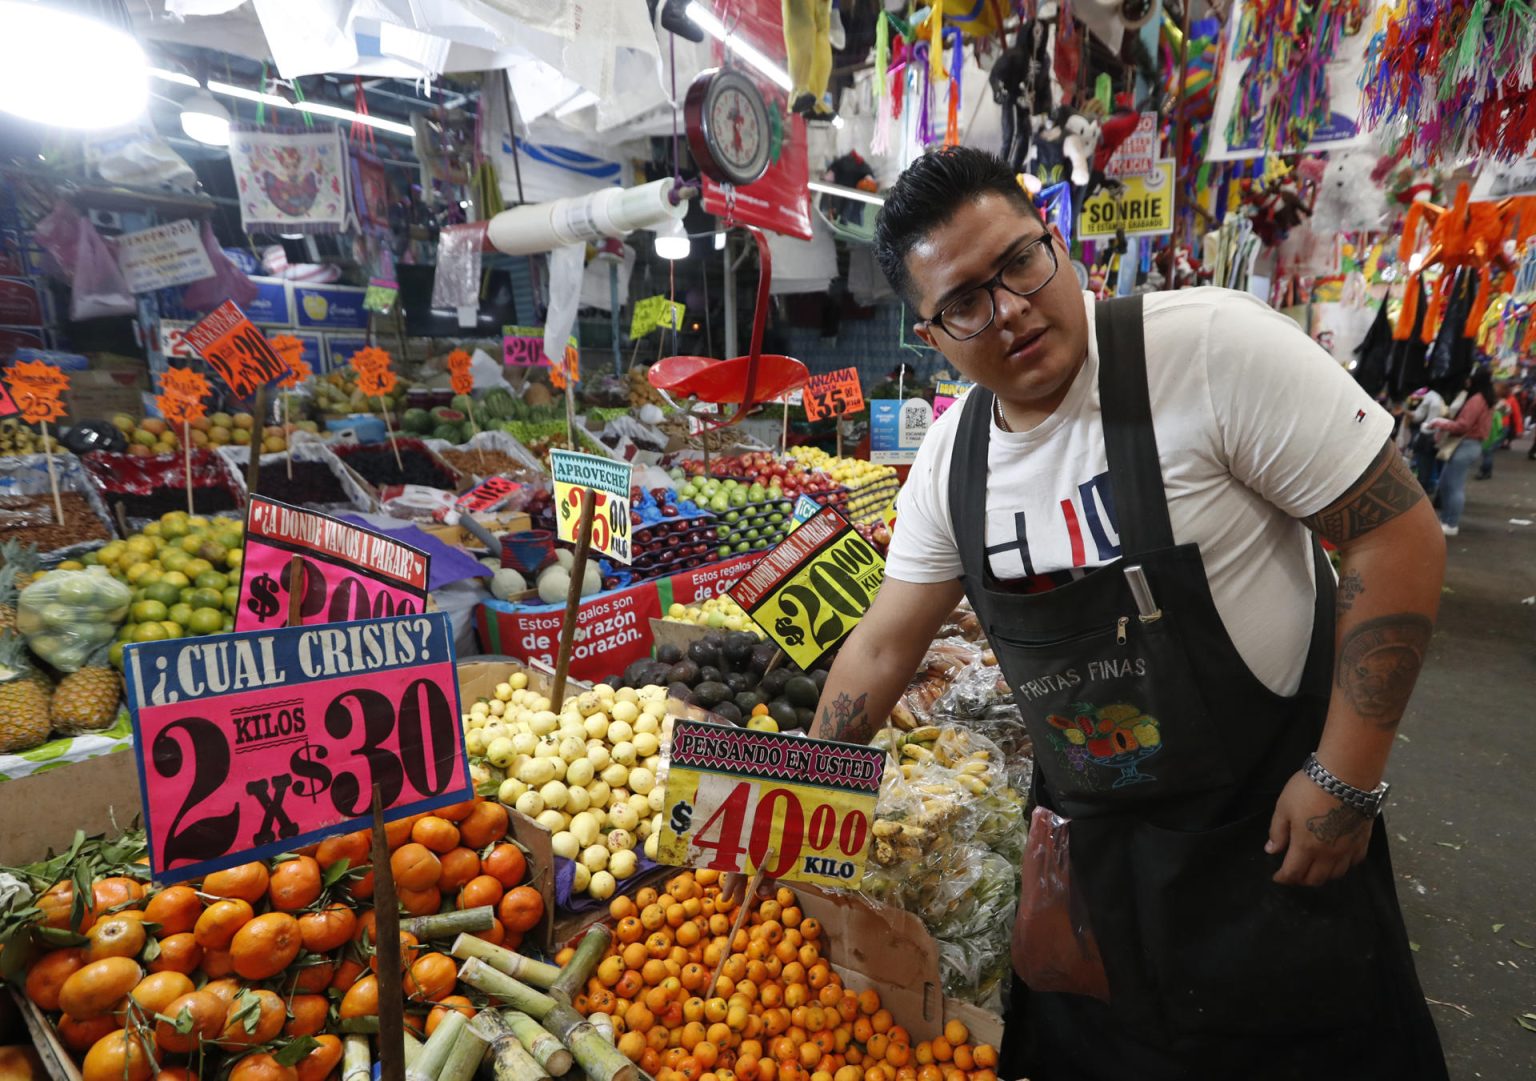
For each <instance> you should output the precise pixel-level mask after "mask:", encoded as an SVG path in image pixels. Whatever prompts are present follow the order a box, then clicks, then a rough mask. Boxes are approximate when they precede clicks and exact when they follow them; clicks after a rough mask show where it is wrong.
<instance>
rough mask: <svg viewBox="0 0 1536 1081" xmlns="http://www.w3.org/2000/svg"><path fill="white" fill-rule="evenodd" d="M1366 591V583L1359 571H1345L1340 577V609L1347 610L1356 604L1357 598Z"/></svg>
mask: <svg viewBox="0 0 1536 1081" xmlns="http://www.w3.org/2000/svg"><path fill="white" fill-rule="evenodd" d="M1364 592H1365V583H1364V582H1363V581H1361V579H1360V572H1359V571H1345V572H1344V577H1342V578H1340V579H1339V599H1338V604H1339V611H1341V612H1347V611H1349V610H1350V609H1351V608H1353V607H1354V606H1355V598H1356V597H1358V596H1360V594H1362V593H1364Z"/></svg>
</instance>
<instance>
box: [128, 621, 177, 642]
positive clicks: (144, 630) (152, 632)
mask: <svg viewBox="0 0 1536 1081" xmlns="http://www.w3.org/2000/svg"><path fill="white" fill-rule="evenodd" d="M169 637H170V635H169V634H167V633H166V632H165V626H164V625H163V624H160V623H140V624H139V625H138V626H137V627H135V628H134V629H133V640H134V641H135V642H163V641H165V640H166V639H167V638H169Z"/></svg>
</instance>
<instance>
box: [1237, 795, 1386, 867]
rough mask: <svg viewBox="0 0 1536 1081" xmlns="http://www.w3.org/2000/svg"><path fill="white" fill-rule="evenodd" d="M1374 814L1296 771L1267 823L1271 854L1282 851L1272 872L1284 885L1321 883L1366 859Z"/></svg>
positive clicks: (1267, 846)
mask: <svg viewBox="0 0 1536 1081" xmlns="http://www.w3.org/2000/svg"><path fill="white" fill-rule="evenodd" d="M1374 825H1375V821H1374V820H1373V819H1370V818H1367V817H1366V816H1365V815H1363V814H1361V813H1360V812H1359V811H1357V810H1355V809H1354V808H1353V807H1350V806H1349V805H1347V804H1345V803H1341V802H1340V801H1339V800H1338V799H1336V798H1334V797H1333V796H1330V795H1329V794H1328V793H1327V792H1324V791H1323V790H1322V789H1321V788H1319V787H1318V786H1317V785H1316V784H1315V783H1313V781H1312V780H1311V778H1309V777H1308V776H1307V775H1306V774H1305V773H1301V772H1299V771H1298V772H1297V773H1296V775H1295V776H1294V777H1292V778H1291V780H1290V783H1288V784H1287V785H1286V786H1285V791H1284V792H1281V793H1280V799H1279V800H1278V801H1277V802H1276V803H1275V817H1274V818H1273V819H1271V820H1270V823H1269V843H1268V844H1266V845H1265V846H1264V851H1266V852H1268V853H1269V854H1270V855H1272V856H1273V855H1277V854H1279V853H1281V852H1284V853H1285V862H1284V863H1283V864H1282V865H1281V867H1280V870H1279V871H1277V872H1276V873H1275V881H1276V882H1278V883H1280V884H1281V885H1282V886H1321V885H1322V884H1323V883H1325V882H1332V881H1333V880H1334V879H1336V878H1339V877H1340V876H1342V875H1343V874H1344V873H1345V872H1346V871H1348V870H1349V869H1350V868H1351V867H1353V866H1355V864H1357V863H1360V862H1361V861H1362V860H1364V859H1365V850H1366V846H1367V845H1368V844H1369V843H1370V840H1371V828H1372V826H1374Z"/></svg>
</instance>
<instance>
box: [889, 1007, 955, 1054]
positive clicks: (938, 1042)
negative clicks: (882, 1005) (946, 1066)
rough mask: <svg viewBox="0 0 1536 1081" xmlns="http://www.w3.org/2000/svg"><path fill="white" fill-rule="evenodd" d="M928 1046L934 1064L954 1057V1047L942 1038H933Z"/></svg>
mask: <svg viewBox="0 0 1536 1081" xmlns="http://www.w3.org/2000/svg"><path fill="white" fill-rule="evenodd" d="M876 1016H879V1015H878V1014H877V1015H876ZM930 1046H931V1047H932V1049H933V1061H934V1062H948V1061H949V1060H950V1059H952V1058H954V1057H955V1049H954V1047H953V1046H952V1045H951V1044H950V1042H949V1041H948V1040H946V1039H945V1038H944V1037H943V1036H935V1037H934V1039H933V1041H932V1043H931V1044H930Z"/></svg>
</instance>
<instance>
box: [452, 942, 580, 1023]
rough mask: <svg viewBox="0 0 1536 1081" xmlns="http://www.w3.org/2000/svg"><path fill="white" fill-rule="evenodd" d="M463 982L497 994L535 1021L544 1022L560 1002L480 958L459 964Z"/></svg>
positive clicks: (487, 992)
mask: <svg viewBox="0 0 1536 1081" xmlns="http://www.w3.org/2000/svg"><path fill="white" fill-rule="evenodd" d="M459 981H460V982H461V983H467V984H469V986H471V987H473V988H474V989H475V990H477V991H484V992H485V993H486V994H488V995H494V996H495V997H496V998H499V999H501V1000H502V1001H503V1002H505V1003H506V1004H507V1005H508V1006H511V1007H512V1008H513V1009H517V1010H522V1011H523V1012H524V1013H526V1014H527V1015H528V1016H529V1017H532V1018H533V1019H534V1020H535V1021H542V1020H544V1018H545V1017H547V1016H548V1015H549V1012H550V1011H551V1010H553V1009H554V1008H555V1007H556V1006H558V1005H559V1003H558V1002H556V1001H555V1000H554V999H552V998H550V997H549V996H548V995H546V994H544V993H543V992H542V991H535V990H534V989H533V988H531V987H529V986H528V985H527V984H524V983H519V982H518V981H517V980H515V979H513V978H512V977H511V976H508V975H507V974H506V973H505V972H499V971H497V970H496V969H494V968H492V967H491V966H490V965H488V964H486V963H485V962H484V961H482V960H480V959H479V958H478V957H471V958H470V959H469V960H467V961H465V962H464V963H463V964H462V965H460V966H459Z"/></svg>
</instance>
